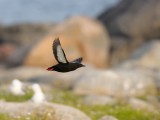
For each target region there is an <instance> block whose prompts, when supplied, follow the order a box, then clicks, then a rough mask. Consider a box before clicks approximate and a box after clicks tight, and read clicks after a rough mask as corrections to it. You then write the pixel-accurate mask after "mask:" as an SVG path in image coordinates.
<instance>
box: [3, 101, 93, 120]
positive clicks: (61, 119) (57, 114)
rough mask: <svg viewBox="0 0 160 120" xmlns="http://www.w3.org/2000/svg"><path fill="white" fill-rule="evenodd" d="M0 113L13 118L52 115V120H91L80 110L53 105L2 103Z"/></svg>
mask: <svg viewBox="0 0 160 120" xmlns="http://www.w3.org/2000/svg"><path fill="white" fill-rule="evenodd" d="M0 108H3V109H0V113H7V114H9V115H11V116H17V115H19V116H20V115H24V116H25V115H29V114H37V115H41V116H43V115H48V114H49V115H50V116H48V117H50V119H51V120H53V119H54V120H91V119H90V118H89V117H88V116H87V115H85V114H84V113H83V112H81V111H80V110H78V109H75V108H72V107H69V106H65V105H60V104H52V103H43V104H35V103H13V102H10V103H8V102H3V101H1V102H0Z"/></svg>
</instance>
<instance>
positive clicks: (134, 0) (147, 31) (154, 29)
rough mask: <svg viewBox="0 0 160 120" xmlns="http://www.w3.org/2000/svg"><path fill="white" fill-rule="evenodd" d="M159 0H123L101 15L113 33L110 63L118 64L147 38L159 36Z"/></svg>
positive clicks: (103, 21)
mask: <svg viewBox="0 0 160 120" xmlns="http://www.w3.org/2000/svg"><path fill="white" fill-rule="evenodd" d="M159 11H160V1H158V0H145V1H144V0H121V1H120V2H119V3H118V4H117V5H115V6H114V7H112V8H111V9H109V10H108V9H107V10H106V11H104V12H103V13H102V14H101V15H99V17H98V20H100V21H101V22H102V23H103V24H104V26H105V27H106V29H107V30H108V32H109V34H110V36H111V50H110V51H111V53H110V54H111V60H110V62H111V63H110V64H111V65H115V64H116V65H117V63H120V62H122V61H123V60H125V59H126V58H128V57H129V55H130V54H131V53H132V52H134V50H136V49H137V48H138V47H140V46H141V45H142V44H143V43H145V42H146V41H147V40H152V39H154V38H159V37H160V12H159Z"/></svg>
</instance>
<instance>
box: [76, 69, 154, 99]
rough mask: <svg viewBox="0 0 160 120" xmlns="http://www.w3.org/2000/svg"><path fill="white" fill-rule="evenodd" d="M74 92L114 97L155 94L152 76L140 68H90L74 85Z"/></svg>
mask: <svg viewBox="0 0 160 120" xmlns="http://www.w3.org/2000/svg"><path fill="white" fill-rule="evenodd" d="M73 90H74V92H75V93H77V94H82V95H87V94H95V95H111V96H116V97H125V96H141V95H148V94H150V95H155V94H156V92H157V90H156V85H155V83H154V80H153V78H152V76H150V75H148V74H147V73H145V72H143V71H140V70H125V69H121V70H117V71H116V70H92V71H91V70H90V71H88V72H87V73H84V74H83V76H82V77H81V78H80V79H79V80H77V82H76V83H75V85H74V89H73Z"/></svg>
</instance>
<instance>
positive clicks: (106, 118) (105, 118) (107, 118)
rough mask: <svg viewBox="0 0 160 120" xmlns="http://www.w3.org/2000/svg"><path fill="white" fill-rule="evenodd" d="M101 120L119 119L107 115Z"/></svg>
mask: <svg viewBox="0 0 160 120" xmlns="http://www.w3.org/2000/svg"><path fill="white" fill-rule="evenodd" d="M99 120H118V119H117V118H115V117H113V116H110V115H105V116H103V117H102V118H100V119H99Z"/></svg>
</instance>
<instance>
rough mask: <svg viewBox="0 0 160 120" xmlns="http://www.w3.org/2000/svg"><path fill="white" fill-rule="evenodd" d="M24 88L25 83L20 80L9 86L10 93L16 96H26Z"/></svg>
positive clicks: (15, 80)
mask: <svg viewBox="0 0 160 120" xmlns="http://www.w3.org/2000/svg"><path fill="white" fill-rule="evenodd" d="M22 88H23V83H22V82H21V81H20V80H18V79H14V80H13V81H12V83H11V85H10V86H9V91H10V92H11V93H12V94H14V95H24V91H23V89H22Z"/></svg>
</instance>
